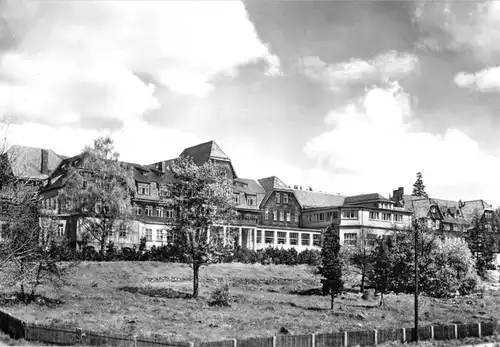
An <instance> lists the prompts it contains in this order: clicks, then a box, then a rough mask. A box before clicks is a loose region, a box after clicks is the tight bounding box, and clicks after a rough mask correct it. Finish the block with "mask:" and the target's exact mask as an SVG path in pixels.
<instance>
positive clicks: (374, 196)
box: [344, 193, 394, 204]
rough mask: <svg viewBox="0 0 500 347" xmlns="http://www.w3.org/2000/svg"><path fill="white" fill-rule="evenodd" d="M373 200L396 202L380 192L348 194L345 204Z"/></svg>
mask: <svg viewBox="0 0 500 347" xmlns="http://www.w3.org/2000/svg"><path fill="white" fill-rule="evenodd" d="M373 201H384V202H391V203H394V201H392V200H389V199H387V198H386V197H384V196H382V195H381V194H378V193H372V194H361V195H354V196H348V197H346V198H345V201H344V202H345V204H357V203H361V202H373Z"/></svg>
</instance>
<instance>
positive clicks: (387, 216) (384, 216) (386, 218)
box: [382, 213, 392, 222]
mask: <svg viewBox="0 0 500 347" xmlns="http://www.w3.org/2000/svg"><path fill="white" fill-rule="evenodd" d="M382 220H384V221H386V222H390V221H391V220H392V215H391V214H390V213H382Z"/></svg>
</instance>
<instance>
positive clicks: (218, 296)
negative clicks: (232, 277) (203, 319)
mask: <svg viewBox="0 0 500 347" xmlns="http://www.w3.org/2000/svg"><path fill="white" fill-rule="evenodd" d="M208 304H209V305H210V306H223V307H229V306H231V304H230V303H229V285H228V284H227V283H225V284H224V285H222V286H221V287H217V288H215V289H214V291H213V292H212V294H211V296H210V301H209V303H208Z"/></svg>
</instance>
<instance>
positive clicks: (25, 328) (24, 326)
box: [21, 321, 28, 340]
mask: <svg viewBox="0 0 500 347" xmlns="http://www.w3.org/2000/svg"><path fill="white" fill-rule="evenodd" d="M21 326H22V327H23V336H21V338H23V339H25V340H26V335H27V334H26V330H27V329H28V328H27V327H26V322H24V321H22V322H21Z"/></svg>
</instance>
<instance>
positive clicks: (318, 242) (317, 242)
mask: <svg viewBox="0 0 500 347" xmlns="http://www.w3.org/2000/svg"><path fill="white" fill-rule="evenodd" d="M313 246H317V247H320V246H321V235H319V234H313Z"/></svg>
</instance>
